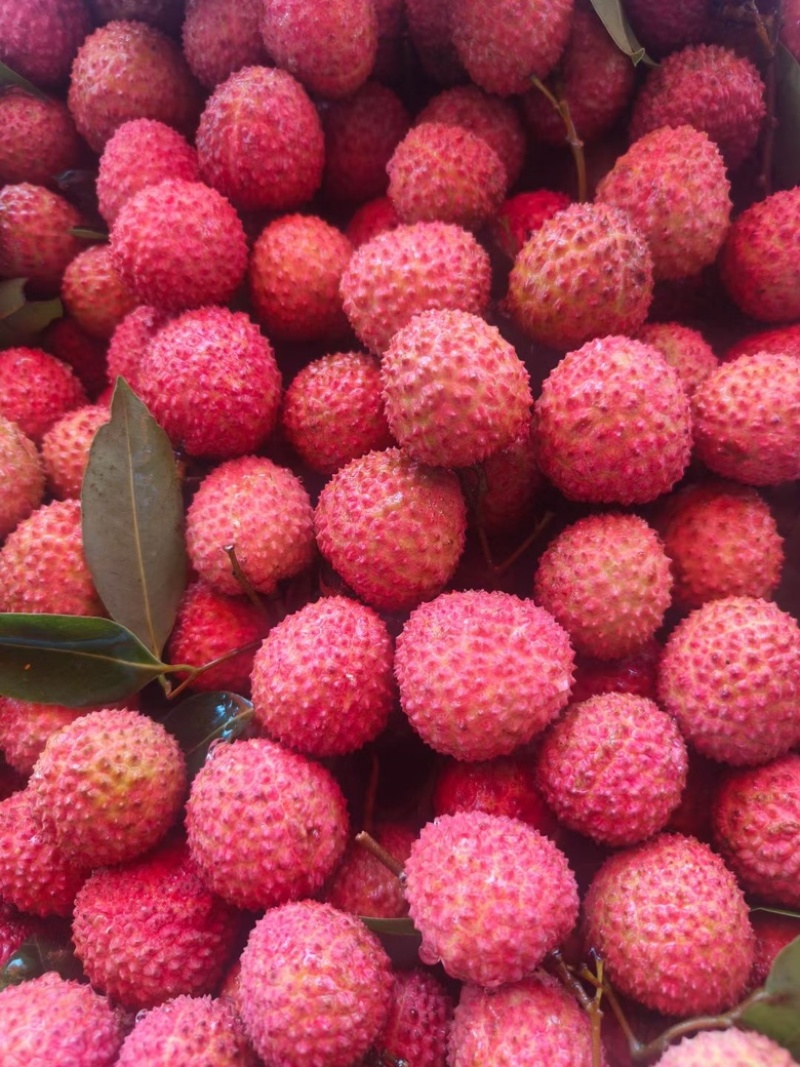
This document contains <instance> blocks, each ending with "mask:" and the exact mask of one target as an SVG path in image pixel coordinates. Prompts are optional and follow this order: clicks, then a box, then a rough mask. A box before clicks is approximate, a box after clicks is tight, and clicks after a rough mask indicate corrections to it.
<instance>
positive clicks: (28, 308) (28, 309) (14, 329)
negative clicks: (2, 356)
mask: <svg viewBox="0 0 800 1067" xmlns="http://www.w3.org/2000/svg"><path fill="white" fill-rule="evenodd" d="M63 314H64V307H63V305H62V303H61V301H60V300H58V299H57V298H54V299H53V300H30V301H28V302H27V303H26V304H24V305H23V306H22V307H21V308H19V310H18V311H12V312H11V314H9V315H6V316H5V317H4V318H0V348H14V347H15V346H16V345H23V344H27V343H28V342H29V341H31V340H32V339H33V338H35V337H37V336H38V335H39V334H40V333H41V332H42V331H43V330H45V329H47V327H48V326H49V325H50V323H51V322H54V321H55V320H56V319H60V318H61V316H62V315H63Z"/></svg>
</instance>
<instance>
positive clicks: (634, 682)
mask: <svg viewBox="0 0 800 1067" xmlns="http://www.w3.org/2000/svg"><path fill="white" fill-rule="evenodd" d="M660 659H661V645H660V644H659V643H658V641H656V640H655V639H651V640H650V641H645V643H644V644H643V645H642V646H641V647H640V648H638V649H637V650H636V651H635V652H632V653H631V654H630V655H629V656H623V657H621V658H620V659H615V660H601V659H594V658H593V657H592V656H578V657H577V658H576V662H575V682H574V684H573V686H572V693H571V694H570V699H571V700H572V702H573V703H577V702H578V701H580V700H588V699H589V697H594V696H600V694H601V693H633V694H634V696H640V697H649V698H650V699H652V700H654V699H655V697H656V678H657V675H658V663H659V660H660Z"/></svg>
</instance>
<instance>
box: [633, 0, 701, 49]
mask: <svg viewBox="0 0 800 1067" xmlns="http://www.w3.org/2000/svg"><path fill="white" fill-rule="evenodd" d="M712 6H713V5H712V3H711V0H679V2H678V3H675V4H663V3H661V0H628V3H627V5H626V8H625V10H626V13H627V15H628V17H629V18H630V20H631V25H632V26H633V28H634V30H635V31H636V34H637V35H638V37H639V38H640V39H641V41H642V42H643V43H644V44H645V45H646V47H647V48H649V49H652V50H653V52H654V53H655V54H656V55H658V56H661V55H664V54H666V53H667V52H672V51H674V50H675V49H677V48H683V46H684V45H687V44H694V43H696V42H699V41H704V40H706V39H707V38H708V35H709V34H710V32H711V27H712V22H711V18H712Z"/></svg>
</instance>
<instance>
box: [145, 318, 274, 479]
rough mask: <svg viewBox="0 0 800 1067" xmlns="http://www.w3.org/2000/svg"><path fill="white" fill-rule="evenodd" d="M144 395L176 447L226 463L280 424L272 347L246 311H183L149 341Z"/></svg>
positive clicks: (249, 449)
mask: <svg viewBox="0 0 800 1067" xmlns="http://www.w3.org/2000/svg"><path fill="white" fill-rule="evenodd" d="M137 379H138V386H139V394H140V396H141V398H142V400H143V401H144V402H145V404H146V405H147V407H148V408H149V410H150V413H151V414H152V415H153V417H154V418H155V419H156V420H157V421H158V423H159V424H160V425H161V426H162V427H163V429H164V430H166V432H167V434H168V435H169V438H170V441H172V444H173V445H174V446H175V448H178V449H181V450H183V451H184V452H186V454H187V455H190V456H213V457H222V458H225V459H228V458H230V457H233V456H243V455H246V454H248V453H252V452H255V451H257V450H258V448H259V447H260V446H261V445H262V444H263V443H264V441H265V440H266V438H267V436H268V435H269V434H270V433H271V431H272V430H273V428H274V427H275V424H276V422H277V419H278V406H279V404H280V398H281V374H280V371H279V370H278V364H277V361H276V359H275V353H274V352H273V349H272V345H271V344H270V343H269V341H268V340H267V339H266V337H264V336H263V334H262V333H261V331H260V330H259V328H258V327H257V326H256V324H255V323H254V322H252V321H251V320H250V319H249V318H248V316H247V315H245V314H244V312H241V311H229V310H228V309H227V308H223V307H204V308H198V309H197V310H196V311H185V312H184V313H183V314H182V315H178V316H177V318H174V319H172V320H171V321H170V322H168V323H167V324H166V325H165V326H163V327H162V328H161V329H160V330H159V332H158V333H157V334H156V335H155V337H154V338H153V340H152V341H151V343H150V344H149V346H148V348H147V350H146V352H145V354H144V356H143V358H142V361H141V363H140V364H139V368H138V372H137Z"/></svg>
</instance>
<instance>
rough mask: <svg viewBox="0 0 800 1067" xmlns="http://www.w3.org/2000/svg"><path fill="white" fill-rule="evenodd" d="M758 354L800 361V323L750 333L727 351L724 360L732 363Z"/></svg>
mask: <svg viewBox="0 0 800 1067" xmlns="http://www.w3.org/2000/svg"><path fill="white" fill-rule="evenodd" d="M758 352H772V353H776V354H778V355H784V356H794V357H795V359H800V322H798V323H795V324H794V325H792V326H776V327H775V328H774V329H771V330H757V331H756V332H755V333H748V334H746V335H745V336H744V337H743V338H742V339H741V340H740V341H736V342H735V343H734V344H732V345H731V346H730V348H728V349H726V351H725V354H724V356H723V359H724V360H725V362H726V363H730V362H732V361H733V360H734V359H736V358H737V357H738V356H754V355H756V354H757V353H758Z"/></svg>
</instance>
